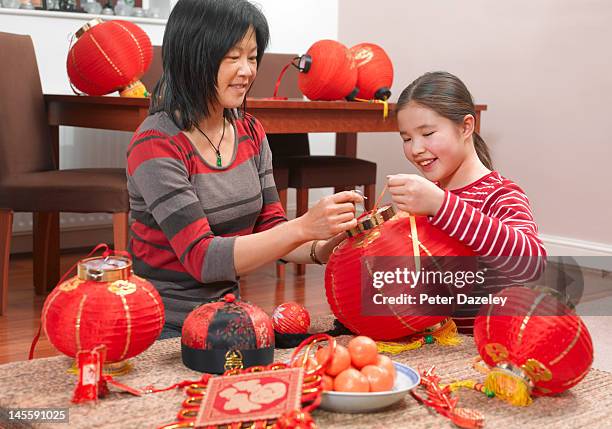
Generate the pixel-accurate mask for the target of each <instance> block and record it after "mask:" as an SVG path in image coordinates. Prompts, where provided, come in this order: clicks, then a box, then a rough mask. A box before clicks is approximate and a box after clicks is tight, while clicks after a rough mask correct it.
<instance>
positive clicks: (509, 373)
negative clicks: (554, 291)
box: [474, 287, 593, 405]
mask: <svg viewBox="0 0 612 429" xmlns="http://www.w3.org/2000/svg"><path fill="white" fill-rule="evenodd" d="M495 297H499V298H507V299H506V300H505V302H504V303H503V304H501V303H500V304H492V305H490V306H489V307H488V308H484V309H482V310H481V313H480V315H479V316H478V317H476V320H475V322H474V341H475V342H476V347H477V348H478V353H479V354H480V356H481V358H482V360H483V361H484V362H485V363H486V364H488V365H489V366H490V367H491V371H490V372H489V373H488V375H487V379H486V381H485V388H486V389H489V390H490V391H492V392H494V393H495V395H496V396H498V397H500V398H502V399H505V400H507V401H508V402H510V403H511V404H513V405H529V404H530V403H531V396H532V395H533V396H543V395H554V394H556V393H560V392H563V391H565V390H567V389H570V388H571V387H572V386H574V385H576V384H577V383H578V382H579V381H580V380H582V379H583V378H584V377H585V376H586V375H587V373H588V372H589V369H590V367H591V364H592V363H593V344H592V342H591V336H590V334H589V331H588V330H587V327H586V326H585V324H584V322H583V321H582V319H581V318H580V317H579V316H578V315H577V314H576V313H575V312H574V311H573V310H571V309H570V308H568V307H567V306H565V305H564V304H562V303H560V302H559V301H557V299H556V298H555V297H553V296H552V295H550V294H548V293H546V292H545V291H542V290H537V289H536V290H533V289H529V288H525V287H511V288H507V289H505V290H503V291H501V292H499V293H497V294H496V295H495ZM500 302H501V301H500Z"/></svg>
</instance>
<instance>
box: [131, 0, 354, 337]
mask: <svg viewBox="0 0 612 429" xmlns="http://www.w3.org/2000/svg"><path fill="white" fill-rule="evenodd" d="M268 38H269V31H268V24H267V22H266V19H265V17H264V16H263V14H262V13H261V11H259V10H258V9H257V8H256V7H255V6H253V5H252V4H251V3H249V2H248V1H246V0H224V1H219V0H180V1H179V2H178V3H177V4H176V6H175V7H174V9H173V11H172V14H171V15H170V18H169V19H168V23H167V26H166V32H165V34H164V42H163V48H162V62H163V74H162V77H161V79H160V82H159V83H158V85H157V87H156V88H155V91H154V94H153V97H152V103H151V111H150V113H151V114H150V116H149V117H147V118H146V119H145V121H144V122H143V123H142V124H141V126H140V127H139V129H138V130H137V131H136V133H135V134H134V137H133V138H132V141H131V143H130V146H129V148H128V154H127V158H128V165H127V175H128V190H129V193H130V207H131V211H132V216H133V218H134V223H133V225H132V227H131V232H132V238H131V240H130V251H131V253H132V255H133V259H134V271H135V273H136V274H138V275H140V276H142V277H145V278H147V279H148V280H150V281H151V282H152V283H153V284H154V285H155V286H156V287H157V289H158V291H159V292H160V294H161V296H162V298H163V301H164V305H165V308H166V326H165V327H164V332H163V333H162V337H161V338H168V337H172V336H179V335H180V330H181V326H182V323H183V320H184V318H185V317H186V315H187V314H188V313H189V312H190V311H191V310H192V309H193V308H194V307H196V306H197V305H199V304H201V303H203V302H207V301H211V300H216V299H218V298H219V297H220V296H222V295H224V294H226V293H228V292H232V293H238V278H239V276H241V275H243V274H246V273H248V272H250V271H252V270H254V269H256V268H258V267H260V266H262V265H264V264H267V263H270V262H272V261H275V260H277V259H279V258H283V259H285V260H287V261H290V262H297V263H309V262H317V263H320V262H326V261H327V259H328V258H329V255H330V254H331V251H332V249H333V248H334V246H335V245H336V244H337V243H338V242H339V240H341V237H342V235H341V233H342V232H344V231H346V230H347V229H350V228H352V227H354V226H356V223H357V221H356V219H355V208H354V204H355V203H358V202H362V198H361V197H360V196H359V195H358V194H356V193H354V192H341V193H338V194H335V195H332V196H329V197H325V198H323V199H321V200H320V201H319V202H318V203H317V204H316V205H315V206H314V207H312V208H311V209H310V210H309V211H308V212H307V213H306V214H305V215H303V216H301V217H299V218H297V219H293V220H290V221H287V219H286V218H285V213H284V211H283V208H282V206H281V205H280V202H279V199H278V193H277V191H276V187H275V185H274V179H273V175H272V155H271V152H270V148H269V146H268V143H267V140H266V136H265V132H264V130H263V128H262V126H261V124H260V123H259V122H258V121H257V119H255V118H254V117H253V116H251V115H249V114H248V113H244V112H240V111H238V110H237V109H238V108H239V107H240V106H241V105H243V103H244V98H245V96H246V93H247V91H248V89H249V88H250V85H251V84H252V83H253V80H254V79H255V75H256V73H257V65H258V64H259V62H260V60H261V58H262V56H263V53H264V50H265V48H266V46H267V44H268ZM319 240H326V241H319Z"/></svg>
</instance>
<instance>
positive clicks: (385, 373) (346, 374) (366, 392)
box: [315, 336, 421, 413]
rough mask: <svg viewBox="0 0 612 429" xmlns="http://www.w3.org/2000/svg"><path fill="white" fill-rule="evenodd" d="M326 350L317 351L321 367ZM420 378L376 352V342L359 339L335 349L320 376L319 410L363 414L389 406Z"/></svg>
mask: <svg viewBox="0 0 612 429" xmlns="http://www.w3.org/2000/svg"><path fill="white" fill-rule="evenodd" d="M328 354H329V348H328V347H322V348H320V349H319V350H317V352H316V355H315V358H316V361H317V363H319V364H321V363H322V362H325V360H326V359H327V358H328ZM420 381H421V378H420V376H419V374H418V372H416V371H415V370H413V369H412V368H410V367H409V366H407V365H404V364H401V363H398V362H393V361H392V360H391V359H390V358H389V357H388V356H385V355H381V354H379V353H378V350H377V348H376V342H375V341H374V340H372V339H371V338H369V337H365V336H358V337H355V338H353V339H352V340H351V341H349V343H348V345H347V347H344V346H342V345H340V344H338V345H337V346H336V349H335V351H334V355H333V357H332V360H331V363H330V364H329V365H328V367H327V369H326V371H325V375H324V376H323V395H322V398H321V405H320V407H321V408H322V409H325V410H328V411H335V412H341V413H365V412H371V411H377V410H380V409H383V408H386V407H389V406H391V405H393V404H395V403H396V402H398V401H400V400H401V399H402V398H403V397H404V396H405V395H406V393H408V392H409V391H410V390H412V389H414V388H415V387H417V386H418V385H419V383H420Z"/></svg>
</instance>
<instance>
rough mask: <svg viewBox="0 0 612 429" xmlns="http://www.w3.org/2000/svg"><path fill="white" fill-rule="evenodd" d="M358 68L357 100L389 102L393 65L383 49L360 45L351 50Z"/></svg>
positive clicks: (373, 45) (366, 44) (370, 45)
mask: <svg viewBox="0 0 612 429" xmlns="http://www.w3.org/2000/svg"><path fill="white" fill-rule="evenodd" d="M351 54H352V55H353V58H354V59H355V65H356V66H357V88H359V93H358V94H357V98H363V99H366V100H372V99H377V100H387V99H389V97H391V85H392V84H393V63H391V59H390V58H389V56H388V55H387V53H386V52H385V50H384V49H383V48H381V47H380V46H378V45H375V44H374V43H360V44H358V45H355V46H353V47H352V48H351Z"/></svg>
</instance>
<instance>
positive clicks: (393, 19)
mask: <svg viewBox="0 0 612 429" xmlns="http://www.w3.org/2000/svg"><path fill="white" fill-rule="evenodd" d="M338 15H339V40H340V41H341V42H343V43H345V44H346V45H347V46H352V45H354V44H356V43H359V42H363V41H369V42H374V43H378V44H380V45H381V46H383V47H384V48H385V49H386V50H387V52H388V54H389V55H390V57H391V58H392V60H393V62H394V66H395V81H394V85H393V88H392V89H393V96H392V101H395V100H397V96H398V95H399V93H400V92H401V90H402V89H403V88H404V87H405V86H407V85H408V84H409V83H410V82H411V81H412V80H413V79H415V78H416V77H418V76H419V75H421V74H422V73H424V72H426V71H432V70H447V71H449V72H452V73H454V74H456V75H458V76H459V77H460V78H461V79H463V81H464V82H465V83H466V84H467V86H468V88H470V90H471V92H472V94H473V96H474V98H475V100H476V102H478V103H483V104H487V105H488V106H489V110H488V111H487V112H484V114H483V118H482V121H483V122H482V135H483V137H484V138H485V140H486V141H487V142H488V144H489V146H490V147H491V149H492V153H493V156H494V162H495V165H496V167H497V169H498V170H499V171H501V173H502V174H503V175H505V176H507V177H509V178H512V179H514V180H515V181H517V182H518V183H519V184H520V185H521V186H522V187H523V188H524V189H525V191H526V192H527V194H528V196H529V198H530V199H531V203H532V205H533V208H534V211H535V216H536V220H537V221H538V223H539V225H540V232H541V233H543V234H549V235H554V236H562V237H567V238H571V239H577V240H585V241H592V242H599V243H604V244H607V245H612V226H611V223H612V222H611V218H612V216H611V213H612V189H611V188H612V168H611V167H610V163H611V161H612V159H611V158H612V156H611V155H612V141H611V140H612V103H611V102H612V50H611V48H610V40H612V26H610V17H611V16H612V2H610V1H607V0H590V1H570V0H538V1H535V2H534V1H530V0H513V1H506V2H499V1H490V0H468V1H461V2H459V1H450V0H446V1H443V0H439V1H430V2H423V1H414V0H387V1H372V0H339V14H338ZM359 139H360V142H361V143H360V145H359V156H360V157H363V158H367V159H371V160H375V161H376V162H378V164H379V180H378V181H379V188H380V186H381V185H380V184H381V183H383V181H384V177H385V175H387V174H390V173H397V172H409V171H413V170H412V168H411V167H410V166H409V165H408V162H407V161H406V160H404V159H402V158H401V156H402V152H401V141H400V139H399V136H398V135H394V134H369V135H366V134H362V135H360V137H359Z"/></svg>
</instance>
